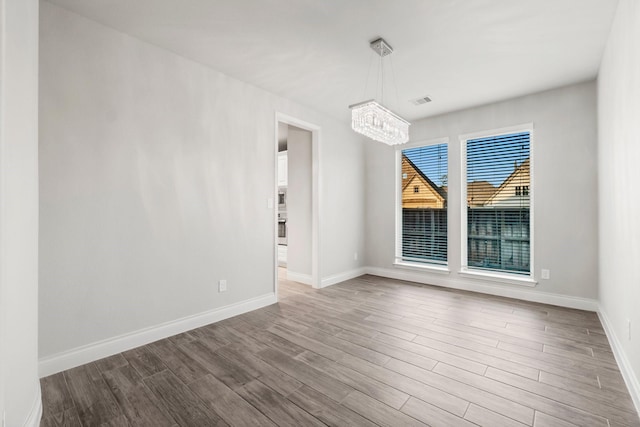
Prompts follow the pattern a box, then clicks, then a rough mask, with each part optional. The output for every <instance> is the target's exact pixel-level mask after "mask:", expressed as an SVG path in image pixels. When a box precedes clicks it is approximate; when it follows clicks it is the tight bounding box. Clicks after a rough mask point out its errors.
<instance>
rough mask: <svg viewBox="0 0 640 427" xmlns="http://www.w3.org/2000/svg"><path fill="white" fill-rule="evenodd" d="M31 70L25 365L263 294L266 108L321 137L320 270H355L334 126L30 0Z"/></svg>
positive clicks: (350, 205)
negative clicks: (35, 43) (32, 238)
mask: <svg viewBox="0 0 640 427" xmlns="http://www.w3.org/2000/svg"><path fill="white" fill-rule="evenodd" d="M40 62H41V68H40V78H41V81H40V83H41V90H40V101H41V103H40V118H41V120H40V135H41V139H40V175H41V193H40V203H41V216H40V217H41V223H40V226H41V239H40V259H41V262H40V271H41V282H40V328H41V329H40V355H41V357H53V358H55V357H56V356H55V355H60V354H61V353H62V352H68V351H70V350H73V349H78V348H79V347H81V346H86V345H88V346H91V345H92V344H95V343H96V342H98V341H100V340H105V339H111V338H114V337H118V336H121V335H122V334H127V333H130V332H133V331H138V330H141V329H143V328H153V327H155V326H156V325H159V324H161V323H163V322H170V321H173V320H175V319H179V318H183V317H185V316H191V315H195V314H198V313H202V312H206V311H208V310H213V309H216V308H219V307H224V306H228V305H229V304H235V303H239V302H242V301H247V300H249V299H251V298H254V297H259V296H261V295H267V294H270V293H272V292H273V285H274V283H273V277H274V275H275V272H274V242H275V236H274V213H273V211H272V210H270V209H268V208H267V199H268V198H270V197H273V196H274V195H273V192H274V182H275V174H276V165H275V163H274V157H275V153H274V149H275V148H274V147H275V142H274V135H275V128H274V127H275V115H276V111H278V112H282V113H284V114H287V115H289V116H292V117H296V118H298V119H300V120H304V121H306V122H309V123H313V124H315V125H317V126H320V128H321V141H320V148H319V149H320V172H321V176H322V177H323V181H322V183H321V190H322V192H321V211H320V217H321V218H322V222H321V223H320V232H321V234H322V235H323V238H322V240H321V247H320V255H321V271H320V273H321V276H323V277H324V276H330V275H333V274H339V273H341V272H344V271H346V270H349V269H353V268H357V267H360V264H359V261H354V260H353V256H352V253H353V251H354V250H360V251H362V248H363V239H364V238H363V227H362V224H361V221H360V218H361V217H362V215H363V210H364V196H363V195H362V196H361V197H355V198H348V200H346V201H345V197H344V195H343V192H344V191H345V190H344V189H343V187H342V185H341V184H342V182H343V180H344V179H347V180H350V181H352V182H353V183H354V185H355V186H360V187H362V186H363V185H364V183H363V178H364V160H363V148H362V141H361V139H359V138H358V137H356V136H355V135H354V134H353V132H351V130H350V129H349V128H348V125H347V124H345V123H344V122H343V121H337V120H334V119H332V118H329V117H327V116H324V115H321V114H319V113H316V112H314V111H313V110H311V109H308V108H305V107H302V106H299V105H297V104H294V103H292V102H290V101H287V100H285V99H282V98H279V97H276V96H275V95H272V94H270V93H268V92H265V91H263V90H260V89H258V88H255V87H253V86H250V85H248V84H245V83H243V82H240V81H238V80H235V79H233V78H230V77H227V76H225V75H223V74H221V73H219V72H216V71H214V70H211V69H209V68H206V67H204V66H202V65H200V64H197V63H194V62H192V61H189V60H187V59H185V58H183V57H180V56H177V55H175V54H173V53H170V52H168V51H166V50H163V49H160V48H157V47H155V46H152V45H149V44H147V43H144V42H142V41H140V40H138V39H135V38H133V37H130V36H128V35H125V34H122V33H119V32H117V31H114V30H112V29H109V28H106V27H104V26H101V25H99V24H97V23H95V22H93V21H90V20H87V19H84V18H82V17H80V16H78V15H75V14H73V13H70V12H68V11H65V10H63V9H61V8H58V7H56V6H53V5H51V4H49V3H46V2H44V3H43V4H42V7H41V50H40ZM345 165H348V166H349V168H348V169H346V168H345V169H344V171H342V172H341V174H340V177H339V178H338V177H336V176H334V173H333V171H335V170H341V169H342V168H344V166H345ZM338 207H339V208H340V209H344V210H347V211H348V212H349V213H348V215H340V219H341V222H340V223H338V224H334V223H333V221H334V218H335V217H337V216H338V214H337V213H336V212H335V211H336V210H337V209H338ZM336 227H337V228H336ZM327 230H331V231H332V234H331V235H326V231H327ZM335 230H337V233H336V234H333V232H334V231H335ZM335 248H338V249H337V250H336V249H335ZM223 278H224V279H227V280H228V289H229V290H228V291H227V292H226V293H222V294H219V293H217V292H216V284H217V281H218V280H219V279H223ZM80 350H81V351H82V349H80ZM80 359H81V358H80ZM78 361H81V360H78ZM62 365H64V364H61V365H58V366H59V367H64V366H62Z"/></svg>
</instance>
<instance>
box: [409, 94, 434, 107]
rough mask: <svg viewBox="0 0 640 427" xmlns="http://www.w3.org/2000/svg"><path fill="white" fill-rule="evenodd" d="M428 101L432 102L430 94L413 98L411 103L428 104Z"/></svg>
mask: <svg viewBox="0 0 640 427" xmlns="http://www.w3.org/2000/svg"><path fill="white" fill-rule="evenodd" d="M427 102H431V97H429V96H422V97H420V98H417V99H412V100H411V103H412V104H413V105H422V104H426V103H427Z"/></svg>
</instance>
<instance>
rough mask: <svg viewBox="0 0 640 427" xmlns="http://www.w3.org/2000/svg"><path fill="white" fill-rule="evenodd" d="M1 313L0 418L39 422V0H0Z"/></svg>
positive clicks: (12, 423)
mask: <svg viewBox="0 0 640 427" xmlns="http://www.w3.org/2000/svg"><path fill="white" fill-rule="evenodd" d="M0 317H1V320H0V326H1V332H0V365H1V367H0V369H1V375H0V389H1V390H2V391H1V392H0V416H2V415H4V416H5V423H6V426H37V425H38V424H39V422H40V415H41V413H42V404H41V401H40V386H39V382H38V1H37V0H0ZM3 425H4V424H3Z"/></svg>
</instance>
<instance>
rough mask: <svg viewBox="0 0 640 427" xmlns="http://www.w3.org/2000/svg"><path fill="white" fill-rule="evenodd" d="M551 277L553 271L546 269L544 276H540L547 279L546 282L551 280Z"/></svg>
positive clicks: (543, 270)
mask: <svg viewBox="0 0 640 427" xmlns="http://www.w3.org/2000/svg"><path fill="white" fill-rule="evenodd" d="M550 277H551V271H549V270H547V269H546V268H543V269H542V274H541V275H540V278H541V279H545V280H549V278H550Z"/></svg>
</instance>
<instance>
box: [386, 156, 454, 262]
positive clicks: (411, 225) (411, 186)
mask: <svg viewBox="0 0 640 427" xmlns="http://www.w3.org/2000/svg"><path fill="white" fill-rule="evenodd" d="M401 162H402V167H401V172H400V174H401V190H402V199H401V207H400V210H401V217H400V218H401V225H400V235H399V236H398V238H399V241H398V247H399V254H398V258H399V259H400V260H401V261H410V262H422V263H429V264H439V265H446V264H447V177H448V175H447V174H448V171H447V163H448V159H447V144H446V143H444V144H437V145H429V146H423V147H416V148H409V149H406V150H402V155H401Z"/></svg>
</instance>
